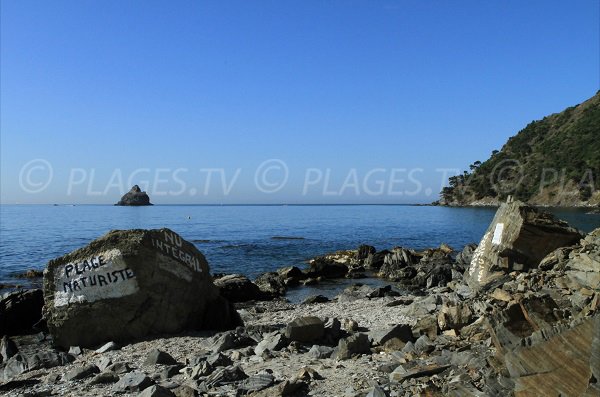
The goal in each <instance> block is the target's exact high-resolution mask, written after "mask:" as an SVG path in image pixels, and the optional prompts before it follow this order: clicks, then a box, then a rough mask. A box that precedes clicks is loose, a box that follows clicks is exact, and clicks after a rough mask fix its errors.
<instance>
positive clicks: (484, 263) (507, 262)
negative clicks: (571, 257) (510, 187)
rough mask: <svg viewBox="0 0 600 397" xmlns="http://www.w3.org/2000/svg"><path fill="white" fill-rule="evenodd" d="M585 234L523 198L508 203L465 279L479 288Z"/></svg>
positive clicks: (528, 266)
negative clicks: (525, 202)
mask: <svg viewBox="0 0 600 397" xmlns="http://www.w3.org/2000/svg"><path fill="white" fill-rule="evenodd" d="M581 237H582V236H581V234H580V233H579V232H578V231H577V230H575V229H573V228H571V227H569V225H568V224H567V223H566V222H564V221H560V220H558V219H556V218H554V216H552V215H550V214H548V213H545V212H541V211H538V210H536V209H535V208H533V207H530V206H528V205H526V204H523V203H521V202H519V201H514V202H509V203H504V204H502V205H501V206H500V208H499V209H498V211H497V212H496V216H495V217H494V220H493V221H492V223H491V224H490V227H489V228H488V230H487V231H486V233H485V235H484V236H483V238H482V240H481V242H480V243H479V246H478V247H477V249H476V250H475V253H474V254H473V259H472V260H471V264H470V265H469V269H468V270H467V271H466V272H465V279H466V281H467V283H468V284H469V286H470V287H471V288H473V289H474V290H478V289H480V288H482V287H484V286H486V285H488V284H490V283H491V282H492V281H494V280H496V279H498V278H499V277H501V276H502V275H503V274H505V273H507V272H509V271H512V270H517V269H521V270H527V269H531V268H536V267H537V266H538V265H539V264H540V262H541V261H542V259H543V258H544V257H545V256H546V255H548V254H549V253H550V252H552V251H553V250H555V249H556V248H559V247H566V246H570V245H573V244H575V243H577V242H578V241H579V239H581Z"/></svg>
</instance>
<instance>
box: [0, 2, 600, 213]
mask: <svg viewBox="0 0 600 397" xmlns="http://www.w3.org/2000/svg"><path fill="white" fill-rule="evenodd" d="M1 18H2V20H1V116H0V117H1V119H0V122H1V125H0V128H1V131H0V132H1V149H0V150H1V160H0V161H1V163H0V164H1V180H0V188H1V191H0V193H1V194H0V200H1V202H2V203H15V202H18V203H114V202H116V201H117V200H118V198H119V196H120V195H121V193H122V191H121V190H123V189H124V188H125V185H127V184H128V182H129V180H131V181H132V182H134V183H139V184H140V185H142V187H144V188H146V189H148V190H149V191H150V193H152V192H154V193H155V194H151V197H152V201H154V202H156V203H322V202H323V203H334V202H338V203H340V202H341V203H350V202H361V203H411V202H431V201H433V200H434V199H436V198H437V193H438V192H439V190H440V187H441V183H442V181H443V176H444V172H446V171H441V169H455V170H463V169H467V168H468V165H469V164H470V163H472V162H473V161H475V160H485V159H486V158H487V157H488V156H489V154H490V152H491V151H492V150H494V149H500V147H501V146H502V144H503V143H504V142H505V141H506V139H507V138H508V137H509V136H512V135H514V134H515V133H516V132H518V131H519V130H520V129H521V128H523V127H524V126H525V125H526V124H527V123H529V122H530V121H531V120H534V119H539V118H541V117H543V116H545V115H547V114H549V113H553V112H557V111H561V110H562V109H563V108H565V107H567V106H571V105H574V104H577V103H580V102H582V101H584V100H585V99H587V98H589V97H591V96H592V95H594V94H595V93H596V91H597V90H598V89H599V88H600V82H599V79H600V71H599V69H600V65H599V51H600V44H599V36H600V32H599V26H600V22H599V20H600V10H599V2H598V1H597V0H581V1H575V2H572V1H560V2H558V1H526V2H523V1H485V2H484V1H452V2H450V1H422V0H419V1H408V0H407V1H235V2H234V1H176V2H167V1H143V2H142V1H126V2H123V1H110V0H108V1H52V2H46V1H27V0H25V1H22V0H19V1H16V0H5V1H2V2H1ZM269 160H271V162H268V161H269ZM274 160H280V161H275V162H274ZM40 161H41V162H40ZM265 162H267V163H265ZM261 164H264V165H263V167H262V168H261ZM282 164H285V167H287V168H286V169H287V177H286V169H284V168H282V167H283V166H282ZM48 165H49V166H50V167H51V169H52V172H51V175H50V171H49V170H48V168H46V169H43V167H47V166H48ZM271 165H275V166H278V167H280V168H279V169H277V168H271V167H270V166H271ZM26 167H30V168H29V169H27V168H26ZM31 168H33V169H31ZM208 169H212V170H213V171H209V170H208ZM136 170H137V171H136ZM177 170H179V171H177ZM373 170H374V171H373ZM411 170H412V174H410V173H411ZM415 170H416V171H415ZM370 171H371V173H370V174H369V172H370ZM209 174H210V175H211V178H212V179H211V180H210V181H207V176H208V175H209ZM409 174H410V175H409ZM236 175H237V177H236ZM319 175H320V176H319ZM327 175H329V178H328V179H327ZM50 176H51V177H52V178H51V179H50ZM221 177H224V178H223V179H221ZM223 180H224V181H225V187H226V189H225V190H226V192H225V193H224V192H223V186H222V183H221V182H222V181H223ZM257 181H258V182H257ZM46 182H48V183H46ZM263 182H265V183H263ZM344 182H346V183H344ZM45 185H47V186H45ZM381 186H383V188H381V189H380V187H381ZM128 187H129V186H127V188H128ZM227 187H229V190H228V189H227ZM227 190H228V191H227Z"/></svg>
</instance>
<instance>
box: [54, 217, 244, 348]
mask: <svg viewBox="0 0 600 397" xmlns="http://www.w3.org/2000/svg"><path fill="white" fill-rule="evenodd" d="M44 298H45V300H46V304H45V306H44V307H45V312H44V313H45V318H46V320H47V323H48V328H49V330H50V332H51V333H52V336H53V338H54V342H55V343H56V344H57V345H59V346H63V347H65V348H66V347H69V346H81V347H89V346H94V345H97V344H100V343H104V342H106V341H108V340H112V341H115V342H122V341H130V340H133V339H136V338H141V337H143V336H147V335H152V334H165V333H166V334H170V333H175V332H179V331H181V330H183V329H212V328H213V325H214V323H215V319H214V318H211V317H213V316H215V315H216V314H217V313H219V311H220V310H221V309H223V310H222V313H220V316H221V317H223V316H224V315H225V316H226V317H227V316H230V315H231V316H233V315H234V312H235V310H233V311H229V309H228V306H229V303H226V302H225V301H223V298H222V297H220V296H219V290H218V288H216V287H215V286H214V285H213V284H212V278H211V276H210V272H209V267H208V264H207V262H206V259H205V258H204V255H202V253H201V252H200V251H198V249H197V248H196V247H195V246H194V244H192V243H190V242H188V241H185V240H184V239H182V238H181V237H180V236H179V235H178V234H176V233H175V232H173V231H171V230H169V229H160V230H141V229H137V230H115V231H112V232H109V233H107V234H106V235H104V236H102V237H100V238H99V239H97V240H94V241H92V242H91V243H90V244H89V245H87V246H86V247H84V248H81V249H79V250H76V251H73V252H72V253H70V254H67V255H65V256H63V257H60V258H57V259H54V260H51V261H50V262H49V263H48V266H47V269H46V271H45V272H44ZM225 306H227V307H225ZM207 313H210V314H211V316H209V317H207ZM235 315H236V316H237V313H236V314H235ZM218 323H220V324H221V325H223V323H229V326H230V327H233V326H235V325H237V324H239V317H236V318H233V317H227V318H225V319H222V318H221V319H219V320H218Z"/></svg>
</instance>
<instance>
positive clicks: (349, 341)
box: [334, 333, 371, 360]
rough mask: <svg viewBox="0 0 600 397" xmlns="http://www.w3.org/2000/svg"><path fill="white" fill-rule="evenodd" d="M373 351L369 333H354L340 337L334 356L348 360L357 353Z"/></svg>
mask: <svg viewBox="0 0 600 397" xmlns="http://www.w3.org/2000/svg"><path fill="white" fill-rule="evenodd" d="M369 353H371V344H370V343H369V337H368V336H367V334H362V333H358V334H354V335H350V336H349V337H347V338H345V339H340V341H339V342H338V345H337V347H336V349H335V352H334V356H335V358H336V359H338V360H346V359H349V358H351V357H352V356H354V355H357V354H369Z"/></svg>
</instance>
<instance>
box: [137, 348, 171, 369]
mask: <svg viewBox="0 0 600 397" xmlns="http://www.w3.org/2000/svg"><path fill="white" fill-rule="evenodd" d="M157 364H162V365H177V360H175V359H174V358H173V357H172V356H171V355H170V354H169V353H166V352H164V351H162V350H158V349H153V350H152V351H151V352H150V353H148V356H146V359H145V360H144V365H157Z"/></svg>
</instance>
